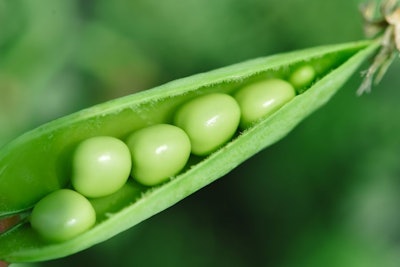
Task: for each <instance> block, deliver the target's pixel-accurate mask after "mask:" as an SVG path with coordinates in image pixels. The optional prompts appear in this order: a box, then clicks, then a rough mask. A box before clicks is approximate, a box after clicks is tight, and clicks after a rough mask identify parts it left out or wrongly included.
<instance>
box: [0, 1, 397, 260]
mask: <svg viewBox="0 0 400 267" xmlns="http://www.w3.org/2000/svg"><path fill="white" fill-rule="evenodd" d="M360 2H361V1H357V0H352V1H350V0H329V1H316V0H284V1H283V0H247V1H243V0H131V1H128V0H115V1H106V0H99V1H85V0H80V1H77V0H74V1H73V0H69V1H61V0H0V145H3V144H5V143H7V142H8V141H9V140H11V139H12V138H14V137H16V136H18V135H19V134H21V133H23V132H24V131H26V130H29V129H32V128H33V127H35V126H37V125H39V124H41V123H44V122H46V121H49V120H52V119H54V118H57V117H60V116H62V115H66V114H69V113H71V112H73V111H76V110H78V109H81V108H84V107H87V106H90V105H93V104H96V103H99V102H102V101H106V100H109V99H112V98H116V97H119V96H123V95H127V94H130V93H133V92H135V91H139V90H145V89H149V88H151V87H153V86H156V85H159V84H162V83H164V82H167V81H170V80H173V79H176V78H180V77H184V76H188V75H191V74H194V73H198V72H203V71H207V70H210V69H214V68H218V67H222V66H225V65H228V64H232V63H236V62H240V61H243V60H246V59H250V58H254V57H260V56H267V55H271V54H275V53H279V52H285V51H289V50H295V49H301V48H307V47H312V46H317V45H324V44H334V43H341V42H347V41H355V40H360V39H362V38H363V31H362V19H361V17H360V15H359V12H358V5H359V3H360ZM364 67H365V66H364ZM399 70H400V64H399V62H398V60H397V61H396V62H395V64H394V65H393V66H392V68H391V69H390V70H389V72H388V73H387V75H386V76H385V77H384V79H383V81H382V82H381V83H380V84H379V85H378V86H375V87H374V88H373V91H372V93H371V94H367V95H364V96H362V97H357V96H356V93H355V92H356V90H357V88H358V86H359V84H360V82H361V78H360V75H359V74H358V73H357V74H356V75H354V77H353V78H352V79H351V80H350V81H349V82H348V83H347V84H346V86H344V87H343V88H342V89H341V91H340V92H339V93H338V94H337V95H336V96H335V97H334V98H333V99H332V101H330V102H329V103H328V104H327V105H326V106H324V107H323V108H322V109H320V110H318V111H317V112H316V113H314V114H313V115H311V116H310V117H309V118H308V119H306V120H305V121H304V122H303V123H302V124H301V125H299V126H298V127H297V128H296V129H295V130H294V131H293V132H292V133H291V134H289V135H288V136H287V137H286V138H285V139H284V140H282V141H280V142H279V143H277V144H275V145H273V146H272V147H270V148H268V149H265V150H264V151H262V152H261V153H259V154H258V155H256V156H254V157H253V158H251V159H250V160H248V161H247V162H245V163H243V164H242V165H241V166H239V167H238V168H237V169H235V170H234V171H232V172H231V173H230V174H228V175H226V176H225V177H222V178H221V179H219V180H218V181H216V182H215V183H213V184H211V185H209V186H208V187H206V188H204V189H202V190H200V191H199V192H197V193H195V194H193V195H192V196H190V197H188V198H187V199H185V200H183V201H182V202H180V203H179V204H177V205H175V206H174V207H171V208H169V209H168V210H166V211H164V212H162V213H161V214H158V215H156V216H154V217H153V218H151V219H149V220H147V221H145V222H143V223H141V224H140V225H138V226H136V227H134V228H132V229H130V230H128V231H126V232H124V233H122V234H120V235H118V236H116V237H114V238H112V239H111V240H109V241H107V242H104V243H102V244H99V245H96V246H94V247H92V248H90V249H88V250H86V251H83V252H81V253H78V254H76V255H72V256H70V257H66V258H63V259H59V260H55V261H49V262H43V263H32V264H14V265H12V266H13V267H40V266H99V267H100V266H145V267H147V266H149V267H152V266H176V267H179V266H191V267H197V266H210V267H211V266H230V267H242V266H274V267H275V266H276V267H302V266H307V267H319V266H324V267H358V266H360V267H361V266H362V267H375V266H385V267H392V266H393V267H395V266H400V212H399V208H398V207H399V203H400V194H399V191H400V164H399V163H400V138H399V133H400V121H399V116H398V115H399V114H400V105H399V104H398V102H399V97H400V90H398V87H400V76H399V75H398V74H397V73H398V72H399Z"/></svg>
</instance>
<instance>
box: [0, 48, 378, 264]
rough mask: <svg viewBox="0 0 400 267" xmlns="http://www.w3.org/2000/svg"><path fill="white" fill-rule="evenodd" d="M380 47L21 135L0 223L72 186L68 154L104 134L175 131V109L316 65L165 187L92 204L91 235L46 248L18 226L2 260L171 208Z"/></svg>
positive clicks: (276, 132) (178, 87) (133, 102)
mask: <svg viewBox="0 0 400 267" xmlns="http://www.w3.org/2000/svg"><path fill="white" fill-rule="evenodd" d="M377 46H378V44H377V43H376V42H370V41H361V42H352V43H346V44H339V45H331V46H323V47H317V48H311V49H306V50H302V51H295V52H290V53H284V54H279V55H274V56H270V57H265V58H259V59H254V60H250V61H246V62H243V63H239V64H236V65H232V66H228V67H225V68H221V69H217V70H214V71H210V72H207V73H202V74H197V75H194V76H191V77H188V78H184V79H180V80H176V81H173V82H170V83H167V84H165V85H162V86H159V87H157V88H154V89H152V90H148V91H144V92H141V93H137V94H134V95H130V96H126V97H123V98H119V99H116V100H112V101H109V102H106V103H103V104H100V105H97V106H93V107H90V108H88V109H85V110H82V111H79V112H77V113H74V114H72V115H69V116H66V117H63V118H60V119H57V120H55V121H52V122H50V123H47V124H45V125H43V126H41V127H39V128H37V129H34V130H32V131H30V132H28V133H26V134H24V135H22V136H21V137H19V138H17V139H15V140H14V141H13V142H11V143H10V144H9V145H7V146H6V147H4V148H3V149H2V150H1V151H0V218H1V217H7V216H11V215H12V214H19V213H24V212H25V213H29V210H30V209H31V208H32V207H33V206H34V204H35V203H36V202H37V201H38V200H40V199H41V198H43V197H44V196H46V195H47V194H49V193H50V192H52V191H54V190H57V189H60V188H65V187H68V186H69V180H70V175H71V171H70V169H71V168H70V161H71V160H70V159H71V153H72V151H73V150H74V148H75V146H76V145H77V144H78V143H79V142H81V141H82V140H84V139H86V138H89V137H92V136H98V135H108V136H114V137H117V138H120V139H122V140H124V139H125V138H126V137H127V135H128V134H130V133H131V132H133V131H135V130H137V129H140V128H143V127H146V126H149V125H153V124H157V123H171V121H172V116H173V114H174V112H175V110H176V109H177V107H179V106H180V105H181V104H182V103H184V102H186V101H188V100H189V99H192V98H194V97H196V96H199V95H203V94H207V93H210V92H223V93H227V94H231V93H233V92H235V91H236V90H237V89H238V88H240V87H242V86H243V85H247V84H250V83H253V82H256V81H259V80H263V79H266V78H268V77H279V78H283V79H285V78H287V77H288V75H289V74H290V73H291V72H292V71H293V69H295V68H297V67H298V66H301V65H303V64H308V65H311V66H313V67H314V69H315V70H316V73H317V76H316V79H315V81H314V82H313V84H312V86H310V87H309V88H307V89H306V90H305V91H302V93H300V94H298V95H296V96H295V97H294V98H293V99H292V100H291V101H290V102H288V103H287V104H285V105H284V106H283V107H282V108H280V109H279V110H278V111H276V112H275V113H274V114H272V115H271V116H269V117H267V118H265V119H263V120H261V121H260V122H258V123H257V124H255V125H253V126H252V127H250V128H248V129H246V130H244V131H242V132H238V133H237V134H236V135H235V137H234V138H233V139H232V140H231V141H230V142H229V143H228V144H226V145H225V146H223V147H222V148H221V149H219V150H217V151H216V152H214V153H212V154H211V155H208V156H207V157H196V158H194V157H192V158H191V160H190V161H189V163H188V165H187V167H186V168H185V170H184V171H182V172H181V173H180V174H179V175H177V176H176V177H174V178H173V179H171V180H169V181H168V182H166V183H163V184H161V185H159V186H156V187H144V186H140V185H138V184H137V183H135V182H134V181H133V180H132V179H130V181H129V182H128V183H127V184H126V185H125V186H124V187H123V188H122V189H121V190H119V191H118V192H117V193H114V194H113V195H111V196H107V197H102V198H98V199H92V200H91V202H92V204H93V206H94V207H95V210H96V214H97V222H96V224H95V226H94V227H93V228H91V229H90V230H88V231H87V232H85V233H83V234H81V235H79V236H77V237H75V238H73V239H70V240H68V241H65V242H58V243H52V242H48V241H45V240H43V239H42V238H41V237H40V236H38V234H37V233H36V232H35V231H33V230H32V228H31V226H30V224H29V223H22V224H21V225H19V226H18V227H15V228H14V229H12V230H10V231H8V232H5V233H3V234H1V235H0V259H2V260H5V261H9V262H24V261H41V260H48V259H53V258H57V257H63V256H66V255H69V254H72V253H75V252H77V251H80V250H83V249H85V248H88V247H90V246H92V245H94V244H96V243H99V242H102V241H104V240H106V239H109V238H111V237H112V236H114V235H116V234H118V233H120V232H122V231H124V230H126V229H128V228H130V227H132V226H134V225H136V224H138V223H139V222H141V221H143V220H145V219H147V218H149V217H151V216H153V215H154V214H156V213H158V212H160V211H162V210H164V209H166V208H168V207H170V206H172V205H174V204H175V203H177V202H178V201H180V200H182V199H183V198H185V197H186V196H188V195H190V194H192V193H193V192H195V191H196V190H199V189H200V188H202V187H204V186H206V185H207V184H209V183H211V182H213V181H214V180H216V179H218V178H219V177H221V176H223V175H224V174H226V173H228V172H229V171H230V170H232V169H233V168H235V167H236V166H237V165H239V164H240V163H241V162H243V161H244V160H246V159H248V158H249V157H251V156H252V155H254V154H255V153H257V152H258V151H260V150H261V149H263V148H265V147H267V146H269V145H271V144H273V143H274V142H276V141H278V140H279V139H281V138H282V137H284V136H285V135H286V134H288V133H289V132H290V131H291V130H292V129H293V128H294V127H295V126H296V125H297V124H298V123H299V122H300V121H301V120H303V119H304V118H305V117H307V115H309V114H310V113H311V112H313V111H314V110H316V109H317V108H318V107H320V106H321V105H323V104H324V103H325V102H327V101H328V100H329V98H330V97H331V96H332V95H333V94H334V93H335V92H336V91H337V90H338V89H339V88H340V87H341V86H342V85H343V83H344V82H345V81H346V80H347V79H348V78H349V77H350V76H351V75H352V74H353V73H354V72H355V71H356V70H357V69H358V67H359V66H360V64H361V63H362V62H363V61H364V60H365V59H366V58H367V57H369V56H370V55H371V54H373V53H374V51H375V50H376V48H377Z"/></svg>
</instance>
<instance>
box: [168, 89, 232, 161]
mask: <svg viewBox="0 0 400 267" xmlns="http://www.w3.org/2000/svg"><path fill="white" fill-rule="evenodd" d="M239 120H240V108H239V106H238V104H237V102H236V101H235V99H234V98H233V97H231V96H230V95H227V94H222V93H213V94H208V95H204V96H200V97H197V98H195V99H193V100H191V101H189V102H187V103H186V104H184V105H183V106H182V107H181V108H180V109H179V110H178V111H177V113H176V115H175V120H174V123H175V125H177V126H178V127H180V128H182V129H183V130H184V131H185V132H186V133H187V134H188V136H189V138H190V142H191V144H192V153H193V154H195V155H198V156H205V155H208V154H210V153H212V152H214V151H215V150H217V149H218V148H220V147H221V146H222V145H224V144H225V143H226V142H228V141H229V140H230V139H231V138H232V136H233V135H234V134H235V132H236V129H237V127H238V125H239Z"/></svg>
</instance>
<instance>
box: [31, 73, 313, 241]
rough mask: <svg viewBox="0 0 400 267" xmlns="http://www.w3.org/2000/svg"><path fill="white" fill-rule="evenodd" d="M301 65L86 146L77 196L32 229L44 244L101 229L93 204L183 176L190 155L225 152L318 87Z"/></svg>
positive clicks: (53, 203)
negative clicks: (131, 183) (136, 186)
mask: <svg viewBox="0 0 400 267" xmlns="http://www.w3.org/2000/svg"><path fill="white" fill-rule="evenodd" d="M315 76H316V75H315V70H314V68H313V67H311V66H310V65H304V66H302V67H300V68H298V69H297V70H296V71H294V72H293V73H292V74H291V75H290V77H289V79H288V81H289V82H288V81H285V80H282V79H277V78H272V79H268V80H264V81H260V82H256V83H253V84H249V85H246V86H244V87H242V88H240V89H239V90H238V91H237V92H236V93H235V94H234V95H233V96H231V95H228V94H222V93H211V94H206V95H202V96H199V97H196V98H194V99H192V100H190V101H189V102H187V103H185V104H183V105H182V106H181V107H179V109H178V110H177V111H176V113H175V116H174V120H173V124H157V125H152V126H149V127H146V128H143V129H140V130H137V131H135V132H133V133H132V134H131V135H130V136H129V137H128V138H127V139H126V140H125V142H123V141H121V140H119V139H117V138H114V137H110V136H97V137H92V138H89V139H87V140H84V141H83V142H81V143H80V144H79V145H78V147H77V148H76V150H75V152H74V155H73V159H72V168H73V171H72V178H71V184H72V187H73V189H74V190H72V189H60V190H57V191H54V192H52V193H50V194H49V195H47V196H46V197H44V198H43V199H41V200H40V201H39V202H38V203H37V204H36V205H35V207H34V209H33V211H32V214H31V217H30V222H31V226H32V227H33V228H34V229H35V230H36V231H37V232H38V233H39V234H40V235H41V236H43V237H44V238H45V239H47V240H50V241H65V240H68V239H70V238H73V237H75V236H77V235H79V234H81V233H83V232H85V231H86V230H88V229H89V228H91V227H92V226H93V225H94V224H95V223H96V212H95V210H94V208H93V206H92V205H91V203H90V201H89V200H88V198H98V197H104V196H107V195H110V194H112V193H115V192H116V191H118V190H119V189H120V188H122V186H123V185H124V184H125V183H126V182H127V180H128V178H129V177H130V176H132V177H133V178H134V179H135V180H136V181H137V182H139V183H141V184H143V185H146V186H155V185H158V184H161V183H163V182H165V181H167V180H168V179H170V178H171V177H173V176H175V175H177V174H179V173H180V172H181V171H182V169H183V168H184V167H185V165H186V164H187V162H188V160H189V157H190V155H191V154H193V155H197V156H207V155H209V154H210V153H212V152H214V151H216V150H217V149H219V148H220V147H221V146H223V145H224V144H226V143H227V142H228V141H229V140H231V139H232V137H233V136H234V135H235V133H236V131H237V129H238V127H239V128H241V129H246V128H248V127H250V126H251V125H252V124H254V123H256V122H257V121H259V120H260V119H262V118H264V117H266V116H268V115H270V114H271V113H273V112H274V111H276V110H277V109H279V108H280V107H281V106H283V105H284V104H285V103H287V102H288V101H290V100H291V99H292V98H294V97H295V95H296V89H295V88H303V87H305V86H307V85H309V84H310V83H311V82H312V81H313V80H314V79H315Z"/></svg>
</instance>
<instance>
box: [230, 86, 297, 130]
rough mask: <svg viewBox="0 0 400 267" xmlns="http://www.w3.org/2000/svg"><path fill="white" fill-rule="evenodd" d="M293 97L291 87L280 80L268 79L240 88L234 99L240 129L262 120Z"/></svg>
mask: <svg viewBox="0 0 400 267" xmlns="http://www.w3.org/2000/svg"><path fill="white" fill-rule="evenodd" d="M294 96H295V90H294V88H293V86H292V85H291V84H290V83H288V82H286V81H284V80H281V79H269V80H265V81H261V82H257V83H253V84H250V85H247V86H245V87H243V88H241V89H240V90H239V91H238V92H237V93H236V94H235V98H236V100H237V102H238V103H239V106H240V109H241V121H240V126H241V128H243V129H245V128H247V127H249V126H251V125H252V124H254V123H255V122H257V121H258V120H260V119H261V118H264V117H266V116H268V115H270V114H272V113H273V112H275V111H276V110H278V109H279V108H280V107H282V106H283V105H284V104H285V103H286V102H288V101H290V100H291V99H292V98H293V97H294Z"/></svg>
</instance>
